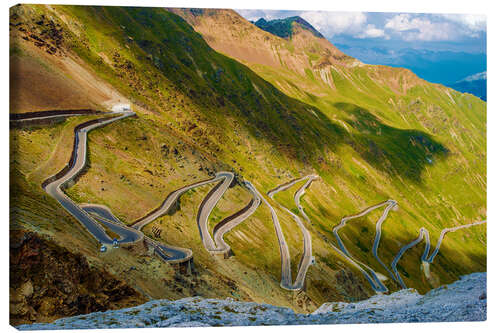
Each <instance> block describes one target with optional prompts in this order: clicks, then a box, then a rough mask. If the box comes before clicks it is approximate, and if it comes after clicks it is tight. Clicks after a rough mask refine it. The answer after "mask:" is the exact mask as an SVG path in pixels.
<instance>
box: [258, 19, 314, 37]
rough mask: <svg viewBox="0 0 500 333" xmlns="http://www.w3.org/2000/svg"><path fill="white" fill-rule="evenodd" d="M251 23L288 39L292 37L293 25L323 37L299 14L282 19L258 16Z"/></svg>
mask: <svg viewBox="0 0 500 333" xmlns="http://www.w3.org/2000/svg"><path fill="white" fill-rule="evenodd" d="M252 23H253V24H255V25H256V26H257V27H259V28H261V29H262V30H265V31H267V32H269V33H272V34H273V35H276V36H278V37H281V38H285V39H290V38H291V37H292V35H293V34H294V26H298V27H299V28H301V29H303V30H307V31H310V32H311V33H313V35H315V36H316V37H319V38H324V37H323V35H322V34H321V33H320V32H319V31H318V30H316V29H315V28H314V27H313V26H312V25H311V24H310V23H309V22H307V21H306V20H304V19H303V18H302V17H300V16H291V17H287V18H283V19H275V20H269V21H267V20H266V19H264V18H260V19H258V20H257V21H255V22H252ZM294 23H295V24H294Z"/></svg>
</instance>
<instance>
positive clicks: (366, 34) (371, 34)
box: [355, 24, 389, 39]
mask: <svg viewBox="0 0 500 333" xmlns="http://www.w3.org/2000/svg"><path fill="white" fill-rule="evenodd" d="M355 37H356V38H380V37H384V38H386V39H388V38H389V36H388V35H386V34H385V32H384V30H382V29H378V28H376V27H375V26H374V25H373V24H368V25H367V26H366V29H365V31H363V32H362V33H359V34H357V35H355Z"/></svg>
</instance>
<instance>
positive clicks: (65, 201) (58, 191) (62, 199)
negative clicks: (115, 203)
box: [37, 111, 141, 244]
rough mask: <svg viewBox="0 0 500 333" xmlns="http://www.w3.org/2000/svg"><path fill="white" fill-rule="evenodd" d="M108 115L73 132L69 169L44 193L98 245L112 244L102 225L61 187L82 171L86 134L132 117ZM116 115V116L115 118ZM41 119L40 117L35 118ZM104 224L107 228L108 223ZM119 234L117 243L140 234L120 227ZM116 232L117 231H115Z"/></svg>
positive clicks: (49, 185)
mask: <svg viewBox="0 0 500 333" xmlns="http://www.w3.org/2000/svg"><path fill="white" fill-rule="evenodd" d="M109 114H110V115H115V117H113V118H100V119H98V120H97V121H96V122H89V124H88V125H87V126H84V127H81V128H79V129H78V130H77V131H76V132H75V139H74V150H73V156H72V158H71V160H70V164H69V169H68V170H67V171H66V172H65V173H64V174H63V175H62V176H60V177H59V178H57V177H56V179H55V180H53V181H51V182H49V183H48V184H46V185H45V187H44V189H45V191H46V192H47V193H48V194H49V195H50V196H51V197H53V198H54V199H56V200H57V201H58V202H59V204H61V206H62V207H63V208H64V209H66V211H67V212H68V213H70V214H71V215H72V216H73V217H75V218H76V219H77V220H78V221H79V222H80V223H81V224H82V225H83V226H84V227H85V228H86V229H87V230H88V231H89V232H90V233H91V234H92V236H94V238H95V239H97V240H98V241H99V242H100V243H103V244H112V243H113V239H111V238H110V237H109V236H108V234H107V233H106V231H105V230H104V228H103V227H102V225H101V224H100V223H99V222H98V221H96V220H95V219H94V218H93V217H92V216H91V215H90V214H89V213H87V212H86V211H85V210H83V209H82V208H81V207H80V206H78V205H77V204H76V203H75V202H74V201H73V200H71V199H70V198H69V197H68V196H67V195H66V193H64V191H63V190H62V187H63V186H65V185H67V183H69V182H70V181H71V180H73V179H75V177H77V176H78V175H79V174H80V173H81V172H82V171H83V169H84V167H85V163H86V158H87V133H88V132H90V131H91V130H93V129H96V128H98V127H102V126H106V125H108V124H110V123H112V122H115V121H118V120H121V119H125V118H127V117H131V116H134V115H135V113H134V112H128V111H125V112H110V113H109ZM116 115H117V116H116ZM37 118H41V117H37ZM105 224H106V225H107V226H108V227H109V225H108V223H107V222H105ZM111 224H112V226H111V227H110V228H111V229H115V230H117V228H116V225H115V224H113V223H111ZM121 228H122V229H120V232H117V233H118V234H120V235H121V236H122V239H120V240H119V241H118V242H119V243H127V242H135V241H138V240H140V238H141V237H140V234H138V233H135V232H132V229H131V228H128V227H125V226H122V227H121ZM117 231H118V230H117Z"/></svg>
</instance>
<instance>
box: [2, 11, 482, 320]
mask: <svg viewBox="0 0 500 333" xmlns="http://www.w3.org/2000/svg"><path fill="white" fill-rule="evenodd" d="M295 23H296V22H295ZM292 26H293V30H292V34H291V38H289V39H285V38H282V37H279V36H276V35H273V34H271V33H269V32H267V31H264V30H262V29H260V28H258V27H257V26H255V25H254V24H252V23H250V22H248V21H246V20H245V19H243V18H242V17H240V16H239V15H237V14H236V13H234V12H233V11H227V10H196V9H195V10H181V9H175V10H173V9H172V10H165V9H163V8H138V7H94V6H48V5H18V6H14V7H12V8H11V11H10V36H11V40H10V63H11V84H12V87H13V89H11V91H12V95H11V100H12V103H11V104H10V105H11V110H10V112H11V113H27V112H37V111H52V112H54V110H75V109H88V110H100V111H107V110H109V109H111V106H113V105H115V104H127V105H128V104H130V105H131V108H132V110H133V111H134V112H135V113H136V117H129V118H127V119H123V120H120V121H117V122H114V123H112V124H109V125H107V126H105V127H102V128H99V129H96V130H93V131H92V132H90V133H89V135H88V151H87V154H88V164H87V167H86V168H85V171H84V172H83V174H82V175H81V176H80V177H78V179H77V180H76V181H75V182H72V183H71V184H70V186H69V187H68V188H67V189H66V190H65V192H66V194H67V195H68V197H70V198H71V199H72V200H73V201H74V202H76V203H79V204H83V203H94V204H101V205H106V206H107V207H109V208H110V210H111V211H112V212H113V214H114V215H115V216H116V217H117V218H118V219H120V221H122V222H123V223H124V224H126V225H132V224H133V223H134V222H135V221H137V220H138V219H140V218H141V217H143V216H145V215H147V214H148V213H150V212H151V211H153V210H155V209H156V208H158V207H159V206H160V205H161V203H162V202H164V200H165V198H166V197H167V195H168V194H169V193H171V192H172V191H174V190H176V189H179V188H182V187H184V186H186V185H189V184H193V183H196V182H198V181H200V180H205V179H208V178H210V177H212V176H213V175H215V174H216V173H217V172H221V171H230V172H232V173H233V174H234V175H235V181H234V183H233V184H232V185H233V186H231V187H230V188H229V189H228V190H227V192H225V193H224V196H223V197H222V198H221V199H220V201H219V202H218V203H217V205H216V207H215V209H213V211H212V213H211V214H210V216H209V221H208V224H209V227H210V230H212V228H213V227H214V226H215V225H216V224H217V223H218V222H220V221H223V220H224V219H225V218H226V217H228V216H232V215H233V214H235V212H238V211H240V210H241V209H242V208H243V207H245V206H246V205H248V202H249V201H250V200H251V199H252V194H251V193H250V192H249V190H248V187H247V186H246V185H245V184H246V183H245V181H249V182H251V183H252V184H253V185H254V186H255V188H256V189H257V190H258V191H259V192H260V193H262V194H263V197H264V198H267V200H268V201H269V202H270V206H272V207H274V209H275V210H276V217H277V218H278V219H279V223H280V228H281V229H282V233H283V235H284V238H285V239H286V242H287V246H288V249H289V257H290V266H291V271H292V274H291V275H292V277H291V278H293V279H295V278H296V275H297V274H296V272H297V268H298V267H299V266H300V265H301V263H302V258H303V249H304V242H305V241H304V239H305V237H304V234H307V233H309V234H310V237H311V244H312V254H313V256H314V265H312V266H311V267H310V268H309V269H308V271H307V272H306V276H305V281H306V287H305V288H303V290H301V291H300V292H297V294H293V297H292V293H291V292H290V291H289V290H286V289H284V288H282V287H281V285H280V281H281V277H282V265H281V264H282V257H281V247H280V244H281V243H279V242H278V238H277V233H276V225H275V224H273V220H272V218H274V216H273V215H272V214H271V213H270V210H269V208H268V207H267V206H266V205H265V204H261V205H260V206H259V207H258V208H257V209H256V210H255V213H254V214H253V215H252V216H250V217H249V218H248V219H247V220H245V221H244V222H243V223H241V224H239V225H238V226H237V227H235V228H234V229H233V230H232V231H231V232H229V233H227V234H226V235H225V236H224V237H225V241H226V242H227V244H228V245H229V246H230V247H231V253H232V255H231V256H229V257H227V258H221V257H219V256H215V255H212V254H210V253H209V252H208V251H206V249H205V247H204V245H203V243H202V241H201V240H200V230H199V229H198V226H197V222H196V221H197V218H198V208H199V207H200V203H202V202H203V201H204V198H205V197H206V195H207V194H208V193H211V192H212V191H213V190H212V189H211V188H210V186H208V185H207V186H203V187H199V188H196V189H192V190H190V191H188V192H186V193H185V194H184V195H183V196H182V197H181V198H180V199H179V201H178V202H177V203H176V210H175V211H172V212H170V213H171V214H167V215H164V216H161V217H159V218H158V219H157V220H155V221H154V222H152V223H151V224H149V225H147V226H145V227H144V228H143V230H142V231H143V232H144V234H145V235H147V236H149V237H151V238H152V239H154V240H156V241H158V242H161V243H165V244H171V245H173V246H178V247H183V248H189V249H190V250H192V253H193V260H194V270H193V271H192V272H191V274H187V273H186V272H185V271H183V270H181V269H180V268H179V267H177V266H176V265H171V264H169V263H167V262H165V261H163V260H162V259H161V258H159V257H158V256H155V255H154V254H153V253H151V251H149V252H148V249H147V248H146V247H144V246H143V247H141V246H138V247H122V248H118V249H110V250H109V251H108V252H106V253H100V252H98V249H99V246H100V245H99V243H98V242H97V241H96V239H94V238H93V237H92V236H91V235H90V234H89V232H88V230H87V229H86V228H84V227H83V226H82V225H81V224H80V223H79V222H78V221H77V220H76V219H74V218H73V217H72V216H71V215H69V214H68V213H67V211H66V210H65V209H63V208H62V207H61V206H60V205H59V203H58V202H57V201H55V200H54V199H53V198H52V197H51V196H49V195H48V194H47V193H46V192H45V191H44V190H43V189H42V187H41V184H42V183H43V182H44V181H45V180H46V179H47V178H48V177H50V176H52V175H54V174H56V173H58V172H59V171H60V170H61V169H63V168H64V167H65V166H66V165H67V163H68V161H69V160H70V156H71V154H72V149H73V136H74V128H75V127H76V126H78V125H79V124H80V123H83V122H86V121H91V120H95V119H96V117H97V116H96V115H95V114H94V113H88V114H87V115H83V116H79V117H68V118H65V119H55V120H54V121H50V122H49V123H48V124H31V125H30V124H28V125H26V126H13V127H12V128H11V129H10V144H11V147H12V149H11V152H10V154H11V155H10V177H11V188H10V190H11V215H10V228H11V237H14V236H15V233H14V231H19V232H23V233H29V232H33V233H36V234H39V235H42V236H44V237H49V238H50V240H51V241H53V243H54V244H57V246H59V247H61V248H62V249H67V250H68V252H71V253H74V254H78V255H81V256H83V257H84V258H85V259H86V260H87V261H88V263H90V264H89V265H90V266H91V267H95V268H96V269H97V271H106V272H108V273H109V274H110V276H112V277H113V278H114V279H116V281H124V282H123V283H124V284H125V285H126V286H128V287H130V288H132V289H133V290H135V292H137V293H138V294H140V295H142V296H143V297H144V298H154V299H172V300H175V299H181V298H185V297H194V296H201V297H203V298H207V299H224V298H226V297H233V298H235V299H237V300H238V301H244V302H257V303H267V304H273V305H274V306H285V307H289V308H292V309H293V310H295V311H297V312H311V311H312V310H313V309H316V308H317V307H318V306H319V305H321V304H323V303H325V302H329V301H343V302H352V301H359V300H362V299H366V298H368V297H369V296H370V295H373V294H374V290H373V288H372V286H371V285H370V283H369V282H368V281H367V280H366V278H365V276H364V275H363V274H362V272H361V271H360V270H359V269H358V268H357V267H356V263H355V262H354V261H349V260H346V258H345V256H343V255H342V254H341V253H339V251H336V250H335V249H334V248H333V246H338V242H337V239H336V238H335V236H334V234H333V232H332V229H333V228H334V227H335V226H336V225H338V224H339V223H340V221H341V220H342V218H343V217H345V216H349V215H353V214H357V213H359V212H361V211H363V210H364V209H365V208H367V207H370V206H373V205H375V204H377V203H380V202H385V201H387V200H388V199H392V200H396V201H397V202H398V207H399V209H398V210H397V211H396V210H391V212H390V213H389V214H388V215H387V216H386V217H387V219H386V221H385V222H384V225H383V227H382V229H381V230H382V235H381V238H379V240H380V246H379V248H378V257H375V256H374V255H373V252H372V251H371V250H370V249H371V248H372V246H373V241H374V238H375V235H376V234H377V230H376V224H377V221H378V220H379V218H380V217H381V216H382V214H383V212H382V210H375V211H373V213H370V214H368V215H366V216H363V217H361V218H359V219H356V220H353V221H352V222H350V223H349V224H348V225H346V226H345V228H344V229H343V230H342V232H341V236H342V237H343V241H344V245H345V247H346V248H348V249H349V251H350V252H351V253H352V254H353V255H354V256H355V258H356V259H357V260H359V261H360V262H363V263H365V264H366V265H369V266H371V267H373V268H374V271H375V272H376V273H377V274H378V275H377V276H380V279H382V280H384V281H385V282H384V283H385V284H386V285H387V288H388V289H389V290H390V291H396V290H399V289H400V288H401V287H400V284H399V283H398V281H396V279H393V278H392V277H391V274H392V273H390V272H388V270H387V269H386V268H387V267H388V266H389V265H390V263H391V262H392V260H393V259H394V257H395V256H396V254H397V253H398V251H399V250H400V249H401V247H402V246H404V245H405V244H408V243H409V242H411V241H412V240H414V239H415V238H416V237H417V235H418V234H419V230H420V228H421V227H425V228H426V229H427V230H429V234H430V241H431V244H432V246H433V247H434V246H435V244H436V242H437V239H438V238H439V235H440V233H441V231H442V230H443V229H444V228H448V227H455V226H459V225H463V224H467V223H471V222H474V221H477V220H480V219H484V218H485V216H486V164H485V156H486V141H485V140H486V136H485V135H484V134H485V131H486V112H485V110H486V104H485V103H484V102H482V101H481V100H479V99H477V98H474V97H473V96H470V95H466V94H460V93H458V92H455V91H453V90H451V89H448V88H445V87H443V86H439V85H434V84H430V83H427V82H425V81H423V80H420V79H419V78H417V77H416V76H415V75H414V74H412V73H411V72H409V71H407V70H403V69H394V68H389V67H384V66H369V65H364V64H362V63H360V62H359V61H357V60H356V59H353V58H351V57H348V56H346V55H345V54H343V53H342V52H340V51H339V50H338V49H337V48H336V47H335V46H333V45H332V44H331V43H329V42H328V41H327V40H326V39H324V38H322V37H320V36H317V35H315V34H314V33H313V32H311V31H310V30H308V29H304V28H303V27H302V25H297V24H292ZM313 174H314V175H318V180H315V181H314V182H312V183H310V186H308V187H307V191H306V192H305V193H303V194H304V195H303V196H302V197H301V199H300V198H299V199H300V203H301V205H302V206H301V207H300V208H299V207H298V206H297V205H296V204H295V203H296V202H295V198H294V193H298V191H299V189H300V188H301V186H303V185H304V184H303V183H297V184H296V185H293V186H291V187H290V188H289V189H288V190H286V191H282V192H280V193H278V194H276V196H275V197H274V199H271V198H270V197H268V196H266V195H265V193H267V192H268V191H269V190H271V189H273V188H276V187H278V186H279V185H282V184H286V183H288V182H290V181H292V180H293V179H296V178H302V177H304V176H305V175H313ZM299 197H300V196H299ZM301 209H302V211H305V212H307V215H308V216H309V219H310V221H306V220H304V221H305V222H304V228H303V229H302V228H300V226H299V225H298V224H297V222H296V220H295V219H294V217H293V215H291V214H290V212H292V213H294V214H301ZM304 230H306V231H307V233H306V232H303V231H304ZM485 231H486V227H485V225H479V226H476V227H474V228H469V229H463V230H460V231H457V232H455V233H450V234H449V235H447V236H446V238H445V240H444V241H443V244H442V246H441V248H440V251H439V255H438V256H437V257H436V259H435V261H434V262H433V264H432V265H431V266H430V268H429V270H426V271H425V272H423V271H422V270H421V260H420V258H421V254H422V251H423V250H424V244H423V243H421V244H419V245H418V246H416V247H415V248H413V249H411V250H409V251H408V252H407V253H406V254H405V255H404V256H403V257H402V258H401V260H400V261H399V263H398V265H397V267H398V269H399V272H400V274H401V275H402V277H403V279H404V280H405V283H406V284H407V285H408V287H412V288H415V289H417V290H419V292H421V293H424V292H426V291H428V290H430V289H432V288H435V287H437V286H439V285H441V284H445V283H451V282H453V281H455V280H457V279H458V278H459V276H461V275H464V274H468V273H471V272H477V271H484V270H485V268H486V249H485V245H486V232H485ZM63 253H64V252H59V251H56V252H54V256H57V258H54V260H55V261H58V262H60V263H61V265H63V264H64V263H65V262H66V261H67V258H66V257H65V255H63ZM379 260H380V261H379ZM43 263H47V262H46V261H42V264H43ZM73 263H74V262H73ZM381 263H382V264H381ZM42 264H40V265H38V266H36V268H37V270H39V271H44V270H48V271H50V269H51V267H46V266H44V265H42ZM33 265H35V264H34V263H33ZM63 266H64V265H63ZM384 266H385V267H384ZM34 267H35V266H34ZM72 267H73V265H69V266H68V267H67V270H69V271H71V269H73V268H72ZM77 267H78V265H77ZM11 269H12V268H11ZM13 269H16V267H13ZM27 269H29V267H27ZM75 269H76V268H75ZM110 279H111V277H110ZM33 281H34V280H33ZM33 281H32V284H33ZM25 282H26V281H24V280H23V281H19V285H16V287H15V292H14V293H18V292H20V291H19V290H18V289H19V288H21V286H22V283H25ZM117 283H118V282H117ZM125 285H124V288H125ZM21 289H22V288H21ZM72 290H75V293H76V295H77V297H79V296H82V295H85V293H86V292H87V291H85V288H83V287H82V288H76V287H75V288H74V289H72ZM127 290H129V289H127ZM129 291H130V290H129ZM131 292H132V291H131ZM101 296H102V295H100V296H99V297H95V298H91V299H89V302H91V303H92V304H90V305H89V306H88V309H96V310H97V309H102V307H100V305H99V304H100V302H101V298H100V297H101ZM16 297H17V296H16ZM16 297H12V298H11V304H19V303H20V302H18V298H16ZM39 297H40V299H39V298H33V297H31V298H30V297H28V298H26V299H25V300H23V301H22V302H24V301H26V304H25V303H23V307H24V306H25V305H26V306H25V307H24V308H23V309H26V308H29V309H33V311H34V314H33V315H30V316H25V317H22V320H25V321H26V322H31V321H34V320H42V318H44V317H43V315H40V314H39V313H42V312H43V311H42V310H41V309H43V308H41V307H39V304H40V303H43V302H48V303H49V304H52V303H51V302H52V301H53V300H51V299H50V297H52V296H51V295H50V294H46V293H41V294H40V295H39ZM64 297H65V296H64ZM64 297H63V298H64ZM102 298H103V299H104V298H105V297H102ZM16 302H17V303H16ZM105 304H107V303H105ZM118 305H119V306H124V304H118ZM30 307H31V308H30ZM104 307H107V305H105V306H104ZM77 308H78V307H76V308H75V307H72V306H69V308H68V309H66V308H64V311H61V312H59V313H51V314H50V316H51V317H50V318H56V317H61V316H66V315H68V314H76V313H84V312H85V311H84V310H81V309H78V310H75V309H77ZM23 311H24V310H23ZM30 311H31V310H30ZM33 311H31V312H33ZM71 311H76V312H71ZM15 319H16V320H17V319H19V318H17V317H16V318H15Z"/></svg>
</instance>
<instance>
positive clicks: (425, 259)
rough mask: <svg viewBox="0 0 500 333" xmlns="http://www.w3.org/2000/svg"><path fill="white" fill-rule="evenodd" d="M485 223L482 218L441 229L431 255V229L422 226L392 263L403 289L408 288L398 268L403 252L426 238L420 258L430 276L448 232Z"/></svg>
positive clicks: (427, 275) (426, 273)
mask: <svg viewBox="0 0 500 333" xmlns="http://www.w3.org/2000/svg"><path fill="white" fill-rule="evenodd" d="M484 223H486V220H482V221H478V222H474V223H469V224H463V225H459V226H456V227H452V228H444V229H443V230H441V234H440V235H439V239H438V241H437V243H436V247H435V248H434V251H433V252H432V253H431V255H429V251H430V247H431V243H430V238H429V231H427V229H425V228H424V227H422V228H420V231H419V235H418V237H417V238H416V239H415V240H413V241H411V242H410V243H408V244H407V245H405V246H403V247H402V248H401V249H400V250H399V252H398V254H397V255H396V257H395V258H394V259H393V261H392V263H391V268H392V270H393V271H394V274H395V275H396V277H397V280H398V282H399V284H400V285H401V287H402V288H403V289H406V284H405V283H404V281H403V279H402V278H401V276H400V275H399V271H398V269H397V264H398V262H399V260H400V259H401V257H402V256H403V254H404V253H405V252H406V251H407V250H409V249H411V248H412V247H414V246H416V245H417V244H419V243H420V242H421V241H422V240H423V239H424V238H425V248H424V252H423V253H422V256H421V257H420V259H421V261H422V265H423V268H424V273H425V275H426V277H429V271H428V269H429V264H432V262H433V261H434V258H435V257H436V256H437V254H438V253H439V249H440V247H441V244H442V242H443V239H444V236H446V234H447V233H449V232H455V231H457V230H460V229H465V228H470V227H473V226H476V225H480V224H484Z"/></svg>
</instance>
